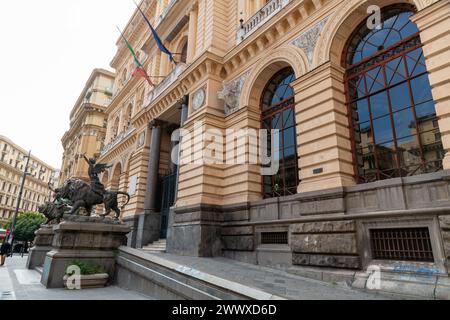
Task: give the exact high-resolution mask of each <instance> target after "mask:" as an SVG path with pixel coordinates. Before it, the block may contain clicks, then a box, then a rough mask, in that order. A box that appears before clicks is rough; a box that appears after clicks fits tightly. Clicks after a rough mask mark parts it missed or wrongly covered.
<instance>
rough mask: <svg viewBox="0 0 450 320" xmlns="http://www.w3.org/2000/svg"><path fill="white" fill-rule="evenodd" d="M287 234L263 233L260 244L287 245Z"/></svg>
mask: <svg viewBox="0 0 450 320" xmlns="http://www.w3.org/2000/svg"><path fill="white" fill-rule="evenodd" d="M288 243H289V242H288V233H287V232H263V233H261V244H288Z"/></svg>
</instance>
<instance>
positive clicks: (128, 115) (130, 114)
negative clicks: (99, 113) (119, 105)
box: [124, 103, 133, 129]
mask: <svg viewBox="0 0 450 320" xmlns="http://www.w3.org/2000/svg"><path fill="white" fill-rule="evenodd" d="M132 117H133V105H132V104H131V103H130V104H129V105H128V108H127V113H126V119H127V121H125V123H124V129H126V128H128V127H129V126H130V125H131V119H132Z"/></svg>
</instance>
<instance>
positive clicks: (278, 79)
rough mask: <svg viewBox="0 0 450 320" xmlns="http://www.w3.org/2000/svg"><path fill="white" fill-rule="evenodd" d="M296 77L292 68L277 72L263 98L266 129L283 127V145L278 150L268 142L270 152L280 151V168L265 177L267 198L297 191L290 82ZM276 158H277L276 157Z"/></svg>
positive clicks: (292, 96)
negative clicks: (273, 173)
mask: <svg viewBox="0 0 450 320" xmlns="http://www.w3.org/2000/svg"><path fill="white" fill-rule="evenodd" d="M294 79H295V74H294V71H293V70H292V68H286V69H283V70H281V71H280V72H278V73H277V74H275V75H274V76H273V77H272V79H271V80H270V81H269V83H268V84H267V86H266V88H265V89H264V91H263V94H262V98H261V108H262V128H263V129H267V130H268V131H269V132H272V130H273V129H278V130H279V146H278V148H277V149H276V150H271V149H272V147H271V146H270V143H268V147H269V149H270V150H269V154H272V155H275V154H276V153H275V152H278V157H275V159H277V158H278V159H279V161H280V168H279V171H278V173H276V174H275V175H273V176H264V177H263V189H264V190H263V192H264V197H265V198H272V197H280V196H286V195H291V194H296V193H297V186H298V182H299V177H298V156H297V141H296V130H295V104H294V89H293V88H292V87H291V85H290V83H291V82H292V81H293V80H294ZM273 158H274V157H273Z"/></svg>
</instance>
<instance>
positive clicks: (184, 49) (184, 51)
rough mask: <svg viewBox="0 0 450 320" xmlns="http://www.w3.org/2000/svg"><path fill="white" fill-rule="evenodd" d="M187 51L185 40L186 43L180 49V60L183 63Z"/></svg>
mask: <svg viewBox="0 0 450 320" xmlns="http://www.w3.org/2000/svg"><path fill="white" fill-rule="evenodd" d="M187 52H188V42H187V41H186V43H185V44H184V45H183V47H182V49H181V58H180V61H181V62H183V63H186V61H187Z"/></svg>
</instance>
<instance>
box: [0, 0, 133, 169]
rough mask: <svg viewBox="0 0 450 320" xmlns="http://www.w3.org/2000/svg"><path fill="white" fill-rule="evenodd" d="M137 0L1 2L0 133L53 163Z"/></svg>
mask: <svg viewBox="0 0 450 320" xmlns="http://www.w3.org/2000/svg"><path fill="white" fill-rule="evenodd" d="M135 8H136V7H135V6H134V4H133V1H132V0H39V1H36V0H21V1H1V2H0V39H1V41H2V42H1V46H0V134H1V135H5V136H7V137H8V138H10V139H12V140H13V141H14V142H16V143H17V144H19V145H20V146H21V147H23V148H25V149H31V150H32V152H33V154H34V155H36V156H37V157H39V158H40V159H42V160H44V161H46V162H47V163H48V164H50V165H52V166H54V167H58V168H59V167H60V165H61V158H62V152H63V149H62V146H61V137H62V136H63V134H64V132H65V131H66V130H67V129H68V127H69V113H70V110H71V109H72V107H73V106H74V104H75V102H76V100H77V98H78V96H79V94H80V93H81V90H82V89H83V87H84V84H85V82H86V80H87V79H88V77H89V75H90V73H91V71H92V69H94V68H105V69H108V70H110V67H109V63H110V61H111V59H112V57H113V56H114V54H115V50H116V41H117V39H118V37H119V34H118V31H117V29H116V25H118V26H120V27H121V28H124V27H125V25H126V23H127V22H128V20H129V18H130V17H131V15H132V13H133V11H134V9H135Z"/></svg>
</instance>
